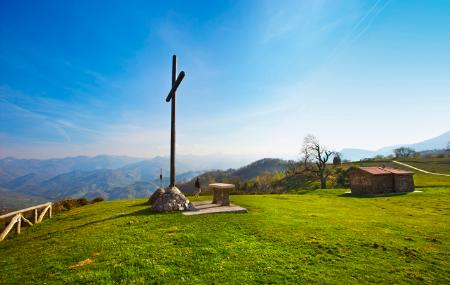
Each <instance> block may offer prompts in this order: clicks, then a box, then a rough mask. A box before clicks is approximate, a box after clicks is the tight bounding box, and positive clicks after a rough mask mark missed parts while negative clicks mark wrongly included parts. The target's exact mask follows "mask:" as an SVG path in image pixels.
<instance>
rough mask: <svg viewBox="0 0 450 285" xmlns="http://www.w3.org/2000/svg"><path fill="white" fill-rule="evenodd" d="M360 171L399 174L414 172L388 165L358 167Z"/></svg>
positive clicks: (373, 173)
mask: <svg viewBox="0 0 450 285" xmlns="http://www.w3.org/2000/svg"><path fill="white" fill-rule="evenodd" d="M359 169H361V170H362V171H365V172H368V173H370V174H372V175H385V174H399V175H410V174H414V172H412V171H408V170H401V169H397V168H390V167H360V168H359Z"/></svg>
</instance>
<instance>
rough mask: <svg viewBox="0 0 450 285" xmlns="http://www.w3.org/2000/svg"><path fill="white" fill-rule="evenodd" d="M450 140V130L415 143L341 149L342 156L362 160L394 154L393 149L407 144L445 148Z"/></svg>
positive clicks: (417, 149) (424, 147)
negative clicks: (376, 148) (373, 147)
mask: <svg viewBox="0 0 450 285" xmlns="http://www.w3.org/2000/svg"><path fill="white" fill-rule="evenodd" d="M448 142H450V131H448V132H446V133H443V134H442V135H439V136H437V137H434V138H431V139H428V140H424V141H421V142H417V143H413V144H399V145H393V146H387V147H383V148H380V149H378V150H366V149H357V148H344V149H343V150H341V153H342V156H343V158H344V159H349V160H352V161H354V160H360V159H363V158H370V157H374V156H376V155H390V154H393V150H394V149H395V148H398V147H401V146H406V147H411V148H413V149H414V150H416V151H424V150H432V149H443V148H445V147H446V146H447V143H448Z"/></svg>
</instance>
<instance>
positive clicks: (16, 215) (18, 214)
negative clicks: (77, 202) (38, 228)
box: [0, 202, 52, 241]
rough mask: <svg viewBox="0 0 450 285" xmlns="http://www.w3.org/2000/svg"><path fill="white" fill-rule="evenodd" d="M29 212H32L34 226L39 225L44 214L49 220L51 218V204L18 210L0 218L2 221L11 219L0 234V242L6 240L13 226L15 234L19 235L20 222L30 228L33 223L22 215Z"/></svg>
mask: <svg viewBox="0 0 450 285" xmlns="http://www.w3.org/2000/svg"><path fill="white" fill-rule="evenodd" d="M41 209H42V210H41ZM39 210H41V212H40V213H39ZM31 211H33V219H34V223H35V224H37V223H40V222H42V220H43V219H44V216H45V214H47V213H48V217H49V218H51V217H52V203H51V202H47V203H45V204H41V205H37V206H33V207H30V208H26V209H22V210H18V211H15V212H11V213H8V214H5V215H2V216H0V220H4V219H8V218H11V217H12V218H11V220H10V221H9V224H7V226H6V227H5V229H4V230H3V232H2V233H1V234H0V241H2V240H4V239H5V238H6V236H7V235H8V233H9V232H10V231H11V230H12V229H13V227H14V225H17V227H16V232H17V234H20V228H21V226H22V221H23V222H24V223H27V224H28V225H29V226H32V225H33V223H32V222H30V221H29V220H28V219H27V218H25V216H24V213H26V212H31Z"/></svg>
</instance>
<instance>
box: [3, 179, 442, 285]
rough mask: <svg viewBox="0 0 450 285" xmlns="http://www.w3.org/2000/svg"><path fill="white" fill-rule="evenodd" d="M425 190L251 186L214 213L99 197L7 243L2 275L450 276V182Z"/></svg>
mask: <svg viewBox="0 0 450 285" xmlns="http://www.w3.org/2000/svg"><path fill="white" fill-rule="evenodd" d="M421 190H422V191H423V192H421V193H409V194H405V195H391V196H385V197H372V198H357V197H351V196H347V195H346V194H344V192H345V191H347V190H345V189H337V190H324V191H322V190H316V191H312V192H307V193H306V194H304V195H287V194H284V195H256V196H255V195H239V196H232V202H233V203H237V204H239V205H241V206H244V207H247V208H248V210H249V212H248V214H217V215H204V216H183V215H181V213H174V214H152V213H151V212H150V210H149V208H148V207H147V206H145V205H143V204H142V203H143V202H144V201H145V200H144V199H137V200H122V201H108V202H102V203H97V204H92V205H87V206H84V207H81V208H76V209H73V210H70V211H68V212H64V213H61V214H57V215H55V216H54V218H52V219H51V220H46V221H45V222H43V223H41V224H38V225H36V226H33V227H31V228H25V229H23V231H22V234H21V235H19V236H11V237H10V238H9V239H8V240H5V241H3V242H0V256H1V257H2V258H1V259H0V283H1V284H37V283H43V282H45V283H46V284H80V283H83V284H85V283H95V284H152V283H167V284H173V283H188V284H193V283H194V284H210V283H234V284H244V283H283V284H285V283H297V284H298V283H307V284H324V283H335V284H336V283H337V284H369V283H380V284H414V283H417V284H448V283H449V282H450V271H449V268H450V254H449V253H450V232H449V231H448V225H449V221H450V211H449V206H448V205H449V203H450V191H449V190H450V188H437V187H434V188H423V189H421ZM207 198H209V197H202V199H207ZM86 260H88V261H89V262H91V263H90V264H87V265H84V266H79V264H78V266H77V263H79V262H80V261H85V262H86ZM89 262H86V263H89Z"/></svg>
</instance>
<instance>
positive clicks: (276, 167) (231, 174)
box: [178, 158, 289, 194]
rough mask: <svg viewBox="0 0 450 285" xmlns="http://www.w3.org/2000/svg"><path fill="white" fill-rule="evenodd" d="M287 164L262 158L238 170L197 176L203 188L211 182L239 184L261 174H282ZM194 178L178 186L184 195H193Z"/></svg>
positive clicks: (215, 171)
mask: <svg viewBox="0 0 450 285" xmlns="http://www.w3.org/2000/svg"><path fill="white" fill-rule="evenodd" d="M288 165H289V162H288V161H286V160H282V159H277V158H263V159H260V160H257V161H255V162H252V163H250V164H248V165H246V166H243V167H241V168H238V169H228V170H214V171H208V172H205V173H203V174H201V175H199V176H198V178H199V179H200V182H201V185H203V186H204V187H205V186H206V185H208V184H209V183H212V182H231V183H234V184H239V183H240V182H241V181H248V180H250V179H253V178H255V177H257V176H259V175H261V174H264V173H268V174H273V173H275V172H284V171H285V170H286V169H287V168H288ZM195 180H196V177H194V178H192V179H191V180H190V181H187V182H184V183H180V185H178V186H179V187H180V189H181V190H182V191H183V192H184V193H188V194H192V193H195V191H196V189H195V187H194V185H195Z"/></svg>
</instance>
